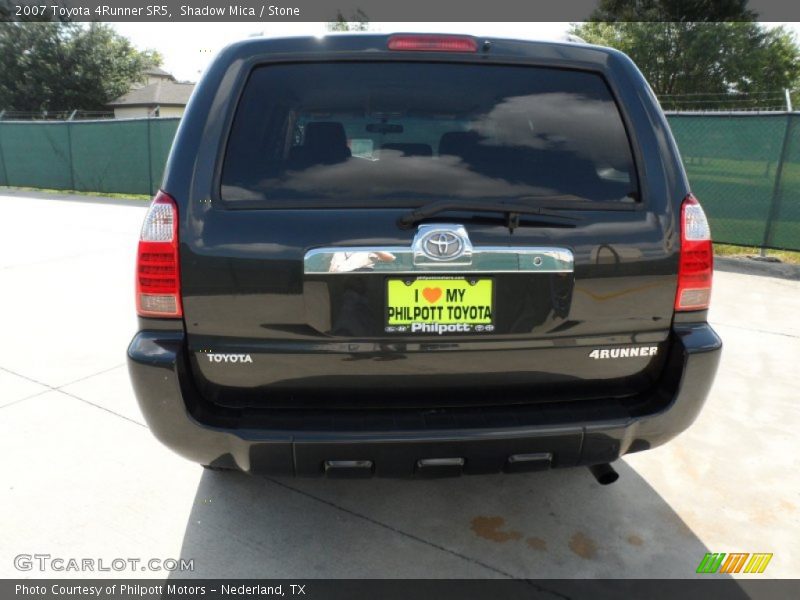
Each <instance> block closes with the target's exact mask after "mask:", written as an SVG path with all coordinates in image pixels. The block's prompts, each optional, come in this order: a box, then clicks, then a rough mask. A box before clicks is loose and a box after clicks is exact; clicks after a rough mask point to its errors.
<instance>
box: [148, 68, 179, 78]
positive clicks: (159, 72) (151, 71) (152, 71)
mask: <svg viewBox="0 0 800 600" xmlns="http://www.w3.org/2000/svg"><path fill="white" fill-rule="evenodd" d="M143 72H144V74H145V75H152V76H154V77H168V78H170V79H172V80H174V79H175V78H174V77H173V76H172V73H169V72H167V71H165V70H164V69H162V68H161V67H148V68H146V69H145V70H144V71H143Z"/></svg>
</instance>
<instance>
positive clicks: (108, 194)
mask: <svg viewBox="0 0 800 600" xmlns="http://www.w3.org/2000/svg"><path fill="white" fill-rule="evenodd" d="M4 190H11V191H18V192H44V193H47V194H75V195H77V196H94V197H98V198H119V199H123V200H147V201H148V202H149V201H150V200H152V199H153V197H152V196H148V195H147V194H116V193H114V192H84V191H82V190H53V189H49V188H34V187H16V186H14V187H11V186H4V185H3V186H0V192H3V191H4Z"/></svg>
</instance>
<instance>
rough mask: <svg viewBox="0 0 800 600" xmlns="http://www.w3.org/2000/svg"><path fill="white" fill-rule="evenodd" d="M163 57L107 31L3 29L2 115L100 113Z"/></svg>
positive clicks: (45, 25) (40, 26) (66, 26)
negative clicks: (23, 112) (97, 111)
mask: <svg viewBox="0 0 800 600" xmlns="http://www.w3.org/2000/svg"><path fill="white" fill-rule="evenodd" d="M160 63H161V57H160V56H159V55H158V53H156V52H153V51H144V52H140V51H138V50H137V49H136V48H134V47H133V46H132V45H131V43H130V42H129V41H128V40H127V39H126V38H125V37H123V36H121V35H119V34H118V33H116V32H115V31H114V30H113V29H112V28H111V27H110V26H109V25H105V24H99V23H92V24H90V25H88V26H85V25H79V24H76V23H49V22H40V23H2V24H0V73H3V76H2V77H0V109H6V110H18V111H45V110H46V111H71V110H74V109H80V110H102V109H104V108H105V107H106V105H107V104H108V103H109V102H110V101H111V100H113V99H114V98H117V97H118V96H121V95H122V94H124V93H126V92H127V91H128V90H129V89H130V87H131V85H132V84H133V83H135V82H140V81H142V80H143V78H144V77H143V72H144V70H145V69H146V68H148V67H151V66H157V65H159V64H160Z"/></svg>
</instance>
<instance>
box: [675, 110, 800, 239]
mask: <svg viewBox="0 0 800 600" xmlns="http://www.w3.org/2000/svg"><path fill="white" fill-rule="evenodd" d="M667 118H668V119H669V124H670V127H671V128H672V133H673V134H674V136H675V140H676V141H677V143H678V148H679V149H680V151H681V156H682V157H683V162H684V164H685V166H686V172H687V174H688V176H689V182H690V183H691V186H692V191H693V192H694V193H695V195H696V196H697V197H698V198H699V199H700V202H701V203H702V204H703V208H704V209H705V211H706V214H707V215H708V217H709V220H710V221H711V232H712V234H713V237H714V241H715V242H721V243H726V244H734V245H740V246H756V247H762V248H774V249H779V250H800V127H799V126H798V119H800V113H786V112H782V113H774V114H752V113H751V114H748V113H711V114H709V113H703V114H685V113H681V114H670V115H668V117H667Z"/></svg>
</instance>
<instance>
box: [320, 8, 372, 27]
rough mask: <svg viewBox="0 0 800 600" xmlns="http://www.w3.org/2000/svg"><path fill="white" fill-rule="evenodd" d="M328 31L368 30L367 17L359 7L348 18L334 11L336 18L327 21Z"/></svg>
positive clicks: (340, 12)
mask: <svg viewBox="0 0 800 600" xmlns="http://www.w3.org/2000/svg"><path fill="white" fill-rule="evenodd" d="M328 31H369V17H367V13H365V12H364V11H363V10H361V9H360V8H359V9H357V10H356V12H355V13H353V14H352V15H351V16H350V18H349V19H347V18H345V16H344V15H343V14H342V11H340V10H339V11H336V20H335V21H330V22H329V23H328Z"/></svg>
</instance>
